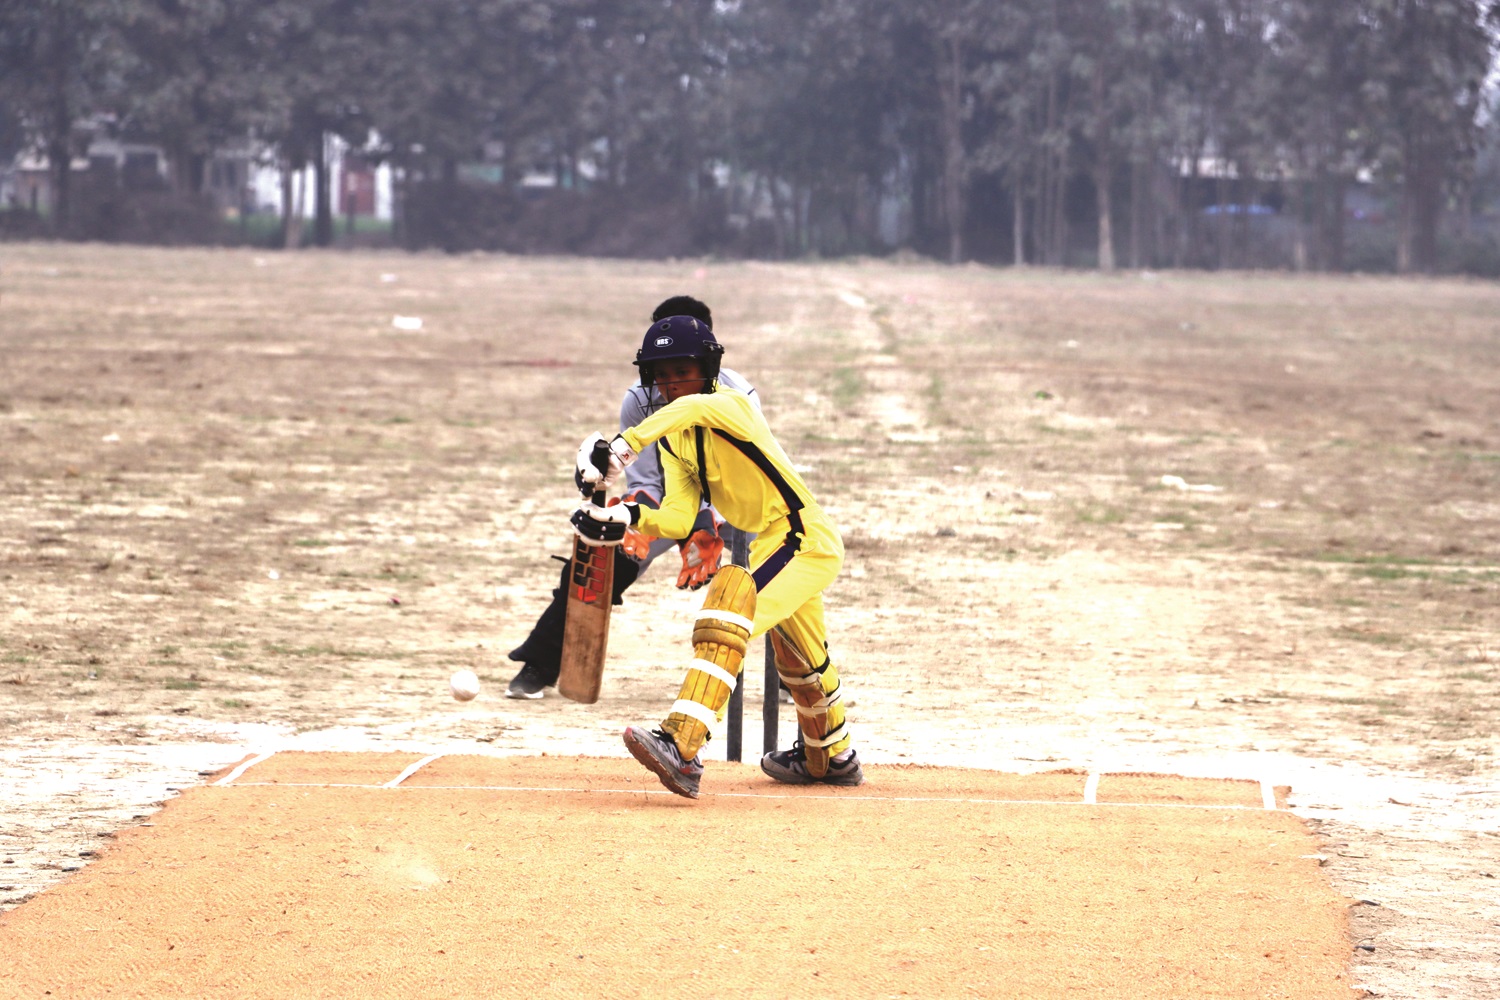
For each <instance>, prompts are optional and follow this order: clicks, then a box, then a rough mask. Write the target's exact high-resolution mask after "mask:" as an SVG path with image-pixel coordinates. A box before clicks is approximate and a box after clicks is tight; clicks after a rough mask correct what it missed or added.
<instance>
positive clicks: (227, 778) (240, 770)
mask: <svg viewBox="0 0 1500 1000" xmlns="http://www.w3.org/2000/svg"><path fill="white" fill-rule="evenodd" d="M274 756H276V751H275V750H267V751H266V752H265V753H263V754H260V755H258V756H255V757H251V758H250V759H249V760H247V761H245V762H244V763H243V764H241V765H240V766H239V767H237V768H235V769H234V770H233V771H230V772H229V773H228V774H226V775H224V777H222V778H220V779H219V780H218V781H215V782H214V784H216V785H227V784H229V783H230V782H231V781H233V780H234V779H235V778H238V777H239V776H240V775H242V774H244V773H245V772H246V771H248V770H250V769H251V768H252V767H254V766H255V765H256V764H259V763H260V762H261V761H263V760H266V759H268V758H271V757H274ZM257 784H259V782H257Z"/></svg>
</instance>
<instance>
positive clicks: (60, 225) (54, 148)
mask: <svg viewBox="0 0 1500 1000" xmlns="http://www.w3.org/2000/svg"><path fill="white" fill-rule="evenodd" d="M47 169H48V172H49V173H51V175H52V178H51V180H52V235H54V236H62V235H63V234H64V233H66V232H67V231H68V228H69V223H70V222H71V221H72V215H73V149H72V144H71V143H70V142H68V141H67V140H66V139H59V138H58V137H57V136H56V135H54V136H53V137H52V139H51V140H50V141H49V142H48V143H47Z"/></svg>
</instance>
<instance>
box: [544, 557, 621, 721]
mask: <svg viewBox="0 0 1500 1000" xmlns="http://www.w3.org/2000/svg"><path fill="white" fill-rule="evenodd" d="M614 584H615V553H614V550H613V549H612V548H610V547H609V546H607V545H588V544H586V543H585V542H584V541H583V540H582V539H576V540H575V542H574V545H573V558H572V560H571V562H570V563H569V567H568V607H567V615H566V617H565V618H564V621H563V645H562V665H561V668H560V669H559V671H558V675H557V691H558V693H559V694H561V695H562V696H563V697H564V698H568V699H571V700H573V701H576V702H581V703H583V704H585V705H592V704H593V703H594V702H596V701H598V700H599V690H600V688H601V687H602V686H603V683H604V658H605V654H606V652H607V650H608V646H609V611H610V605H611V604H612V603H613V601H614Z"/></svg>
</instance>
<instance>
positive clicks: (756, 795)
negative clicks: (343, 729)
mask: <svg viewBox="0 0 1500 1000" xmlns="http://www.w3.org/2000/svg"><path fill="white" fill-rule="evenodd" d="M234 787H235V788H368V789H371V790H377V789H387V788H388V789H392V790H394V791H398V792H408V793H416V792H439V791H441V792H557V793H562V794H569V795H667V796H671V797H672V798H683V797H684V796H680V795H678V794H676V793H675V792H669V791H667V790H666V789H665V788H567V787H551V786H547V787H543V786H536V785H408V786H402V787H396V786H393V785H390V784H384V785H355V784H347V783H343V782H331V781H242V782H240V783H239V784H237V785H235V786H234ZM700 798H705V799H809V798H814V799H831V800H839V801H844V802H947V803H965V804H971V805H997V806H1082V805H1091V806H1097V807H1099V808H1101V809H1103V808H1110V809H1114V808H1121V809H1227V810H1231V811H1236V812H1261V811H1262V807H1261V806H1236V805H1227V804H1219V803H1212V802H1205V803H1202V804H1195V803H1192V802H1082V801H1080V800H1077V799H982V798H969V797H956V796H936V795H850V794H847V793H844V792H835V793H833V794H821V795H819V794H814V793H807V792H803V793H797V792H704V793H703V794H702V795H701V796H700Z"/></svg>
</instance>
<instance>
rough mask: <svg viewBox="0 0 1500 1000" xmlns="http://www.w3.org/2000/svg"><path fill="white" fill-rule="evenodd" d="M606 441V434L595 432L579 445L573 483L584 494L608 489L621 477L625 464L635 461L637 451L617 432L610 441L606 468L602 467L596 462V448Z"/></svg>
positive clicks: (574, 464)
mask: <svg viewBox="0 0 1500 1000" xmlns="http://www.w3.org/2000/svg"><path fill="white" fill-rule="evenodd" d="M603 442H604V435H603V434H599V433H598V432H595V433H593V434H590V435H589V436H588V437H586V438H584V439H583V444H581V445H579V446H578V456H577V458H576V459H575V460H574V463H573V484H574V485H575V486H577V487H578V491H579V492H580V493H582V494H583V495H584V496H588V495H589V494H591V493H593V492H594V491H596V490H606V489H609V487H610V486H612V485H613V484H614V481H615V480H616V479H619V478H620V473H621V472H623V471H625V466H627V465H629V464H630V463H631V462H634V461H635V452H634V451H632V450H631V448H630V445H628V444H626V443H625V439H624V438H622V437H620V435H618V434H616V435H615V436H614V439H613V440H611V441H609V442H608V445H609V458H608V460H607V462H606V466H605V468H603V469H601V468H599V466H597V465H595V464H594V449H595V447H596V446H597V445H599V444H601V443H603Z"/></svg>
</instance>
